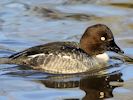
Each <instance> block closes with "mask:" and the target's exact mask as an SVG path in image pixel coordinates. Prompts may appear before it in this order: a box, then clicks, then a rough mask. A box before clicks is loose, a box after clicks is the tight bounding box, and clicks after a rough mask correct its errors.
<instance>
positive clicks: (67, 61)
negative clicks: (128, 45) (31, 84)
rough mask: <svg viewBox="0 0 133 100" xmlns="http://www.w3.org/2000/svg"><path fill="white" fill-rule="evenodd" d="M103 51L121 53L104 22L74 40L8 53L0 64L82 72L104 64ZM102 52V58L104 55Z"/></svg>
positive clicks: (47, 70)
mask: <svg viewBox="0 0 133 100" xmlns="http://www.w3.org/2000/svg"><path fill="white" fill-rule="evenodd" d="M106 51H113V52H116V53H124V52H123V51H122V50H121V49H120V48H119V47H118V46H117V45H116V43H115V42H114V37H113V34H112V32H111V30H110V29H109V28H108V27H107V26H106V25H103V24H97V25H93V26H90V27H88V28H87V29H86V31H85V32H84V34H83V35H82V37H81V39H80V43H76V42H52V43H47V44H43V45H39V46H35V47H31V48H29V49H26V50H24V51H22V52H19V53H16V54H13V55H11V56H10V57H8V58H6V59H5V60H4V61H1V62H0V63H5V64H17V65H24V66H28V67H31V68H33V69H36V70H41V71H44V72H49V73H56V74H57V73H60V74H68V73H81V72H87V71H91V70H94V69H97V68H99V67H105V66H106V63H107V61H108V56H107V55H106V54H105V52H106ZM103 55H104V57H105V58H103Z"/></svg>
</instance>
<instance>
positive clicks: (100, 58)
mask: <svg viewBox="0 0 133 100" xmlns="http://www.w3.org/2000/svg"><path fill="white" fill-rule="evenodd" d="M96 58H98V59H99V60H103V62H107V61H109V56H108V54H107V53H103V54H99V55H96Z"/></svg>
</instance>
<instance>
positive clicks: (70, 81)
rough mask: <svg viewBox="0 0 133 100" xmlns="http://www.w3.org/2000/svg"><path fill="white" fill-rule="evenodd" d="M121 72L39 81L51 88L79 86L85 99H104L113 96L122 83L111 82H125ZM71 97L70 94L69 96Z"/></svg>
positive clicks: (50, 78) (58, 77)
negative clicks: (113, 83)
mask: <svg viewBox="0 0 133 100" xmlns="http://www.w3.org/2000/svg"><path fill="white" fill-rule="evenodd" d="M121 76H122V74H121V73H115V74H112V75H107V76H92V77H90V76H85V77H80V78H79V76H78V77H74V76H73V75H72V76H69V75H68V76H67V75H66V76H51V77H48V78H47V80H41V81H38V82H39V83H41V84H44V85H45V86H46V87H49V88H62V89H63V88H64V89H65V88H69V89H70V88H75V87H79V88H80V89H81V90H83V91H84V92H85V93H86V95H85V96H84V98H83V100H99V99H100V100H102V99H104V98H110V97H113V94H112V91H113V89H114V88H116V87H119V86H121V84H116V85H115V86H113V85H111V84H110V82H118V83H119V82H123V80H122V79H121ZM68 97H69V96H68Z"/></svg>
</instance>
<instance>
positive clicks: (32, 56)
mask: <svg viewBox="0 0 133 100" xmlns="http://www.w3.org/2000/svg"><path fill="white" fill-rule="evenodd" d="M44 55H45V54H44V53H40V54H35V55H30V56H28V57H30V58H35V57H37V56H44Z"/></svg>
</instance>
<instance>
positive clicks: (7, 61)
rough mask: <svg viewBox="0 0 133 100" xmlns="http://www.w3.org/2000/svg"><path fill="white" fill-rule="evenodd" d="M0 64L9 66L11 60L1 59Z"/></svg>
mask: <svg viewBox="0 0 133 100" xmlns="http://www.w3.org/2000/svg"><path fill="white" fill-rule="evenodd" d="M0 64H11V59H9V58H8V57H1V58H0Z"/></svg>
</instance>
